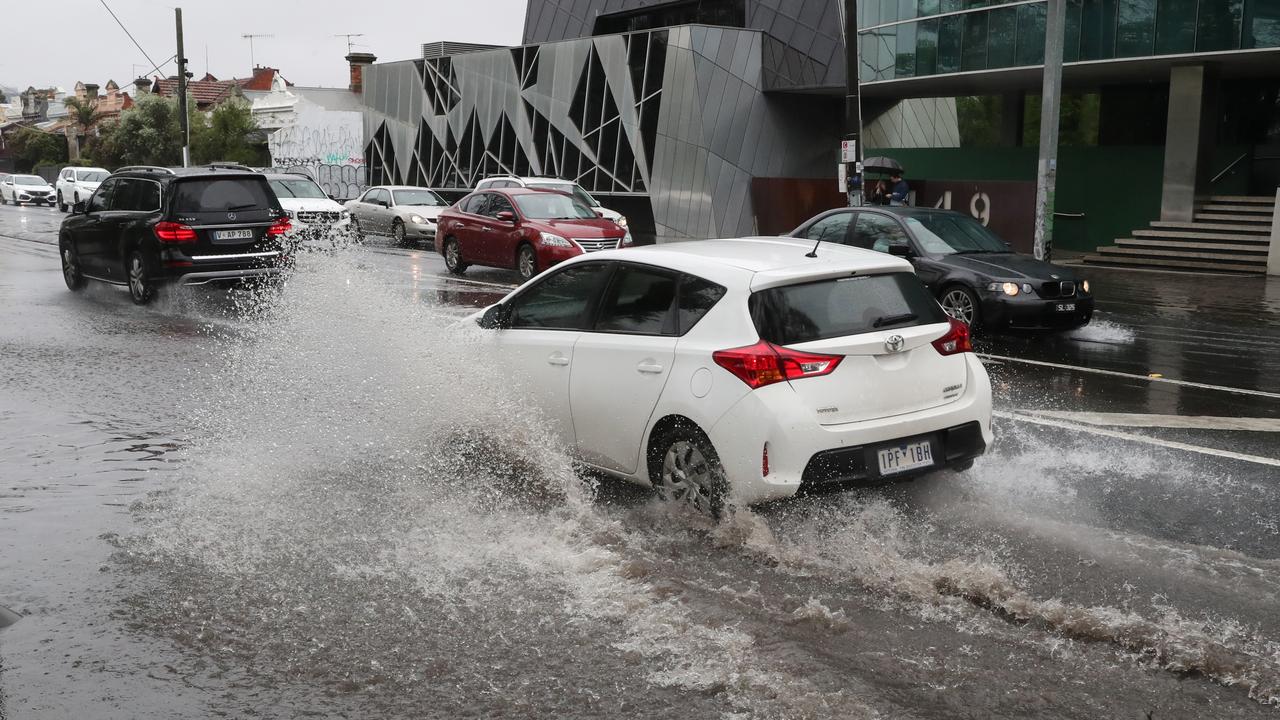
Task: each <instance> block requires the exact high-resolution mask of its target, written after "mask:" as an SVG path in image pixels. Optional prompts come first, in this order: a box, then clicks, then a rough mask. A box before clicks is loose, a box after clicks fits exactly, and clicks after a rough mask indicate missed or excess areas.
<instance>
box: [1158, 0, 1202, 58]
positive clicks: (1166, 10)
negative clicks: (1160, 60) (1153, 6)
mask: <svg viewBox="0 0 1280 720" xmlns="http://www.w3.org/2000/svg"><path fill="white" fill-rule="evenodd" d="M1195 46H1196V0H1159V4H1158V9H1157V10H1156V54H1169V53H1188V52H1191V51H1193V50H1195Z"/></svg>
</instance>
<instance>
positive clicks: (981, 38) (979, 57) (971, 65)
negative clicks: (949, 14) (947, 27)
mask: <svg viewBox="0 0 1280 720" xmlns="http://www.w3.org/2000/svg"><path fill="white" fill-rule="evenodd" d="M988 15H990V13H985V12H978V13H969V14H968V15H965V16H964V18H963V19H964V50H963V52H962V54H961V58H960V69H961V70H985V69H987V16H988Z"/></svg>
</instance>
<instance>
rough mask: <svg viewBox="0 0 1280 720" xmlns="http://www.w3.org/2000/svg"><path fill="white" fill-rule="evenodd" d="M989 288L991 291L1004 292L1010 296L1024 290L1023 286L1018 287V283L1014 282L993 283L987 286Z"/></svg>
mask: <svg viewBox="0 0 1280 720" xmlns="http://www.w3.org/2000/svg"><path fill="white" fill-rule="evenodd" d="M987 290H988V291H989V292H1002V293H1004V294H1005V295H1008V296H1009V297H1013V296H1015V295H1017V294H1018V293H1019V292H1022V288H1020V287H1018V283H1014V282H1007V283H991V284H990V285H988V286H987Z"/></svg>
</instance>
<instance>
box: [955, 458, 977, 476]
mask: <svg viewBox="0 0 1280 720" xmlns="http://www.w3.org/2000/svg"><path fill="white" fill-rule="evenodd" d="M971 467H973V461H972V460H965V461H964V462H958V463H956V464H955V465H952V466H951V471H952V472H954V473H962V472H966V471H968V470H969V468H971Z"/></svg>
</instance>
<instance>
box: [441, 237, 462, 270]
mask: <svg viewBox="0 0 1280 720" xmlns="http://www.w3.org/2000/svg"><path fill="white" fill-rule="evenodd" d="M443 254H444V266H445V267H446V268H448V269H449V272H451V273H453V274H454V275H461V274H463V273H465V272H466V271H467V264H466V263H464V262H462V246H461V245H459V244H458V239H457V238H451V237H447V238H445V239H444V253H443Z"/></svg>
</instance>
